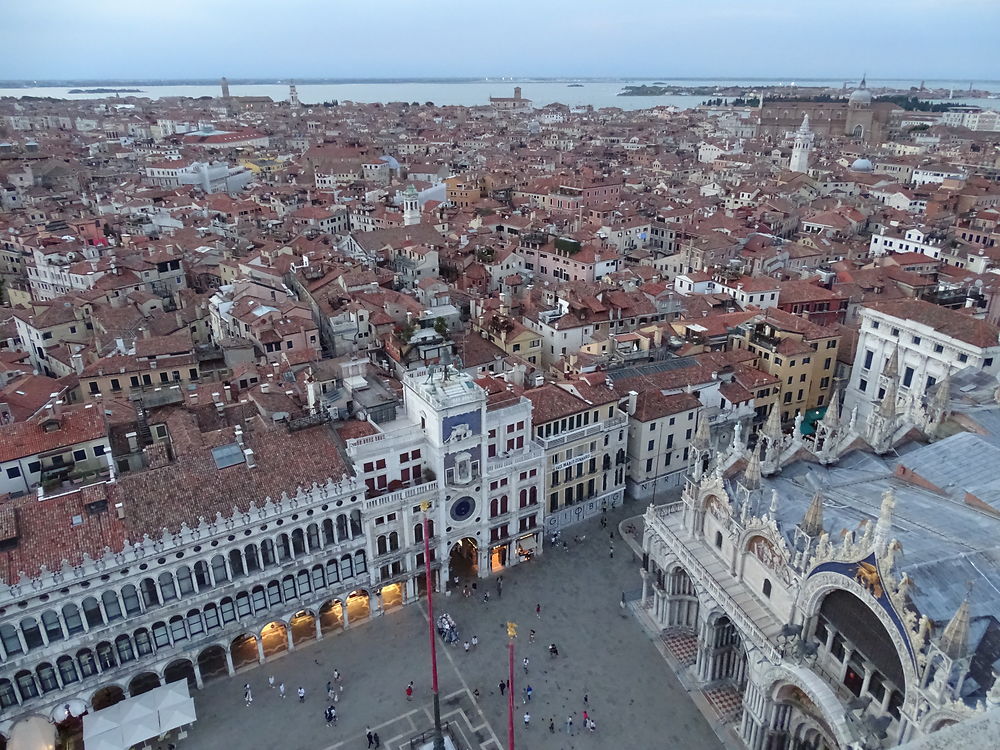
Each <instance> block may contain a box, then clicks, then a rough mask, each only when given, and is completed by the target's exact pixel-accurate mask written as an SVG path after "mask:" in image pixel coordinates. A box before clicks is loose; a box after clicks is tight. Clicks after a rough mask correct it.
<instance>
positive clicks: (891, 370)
mask: <svg viewBox="0 0 1000 750" xmlns="http://www.w3.org/2000/svg"><path fill="white" fill-rule="evenodd" d="M897 375H899V356H898V350H897V348H896V347H895V346H894V347H892V351H891V352H889V356H888V357H887V358H886V360H885V367H883V368H882V376H883V377H886V378H890V379H893V380H895V378H896V376H897Z"/></svg>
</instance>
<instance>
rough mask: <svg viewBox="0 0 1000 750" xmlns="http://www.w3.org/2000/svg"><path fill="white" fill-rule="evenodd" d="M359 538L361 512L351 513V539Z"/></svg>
mask: <svg viewBox="0 0 1000 750" xmlns="http://www.w3.org/2000/svg"><path fill="white" fill-rule="evenodd" d="M358 536H361V511H360V510H352V511H351V539H354V538H355V537H358Z"/></svg>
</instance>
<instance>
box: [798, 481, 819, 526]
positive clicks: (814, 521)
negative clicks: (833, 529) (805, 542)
mask: <svg viewBox="0 0 1000 750" xmlns="http://www.w3.org/2000/svg"><path fill="white" fill-rule="evenodd" d="M799 528H800V529H802V533H803V534H805V535H807V536H814V537H815V536H819V535H820V534H822V533H823V493H822V492H820V491H819V490H816V493H815V494H814V495H813V497H812V502H810V503H809V507H808V508H806V514H805V515H804V516H803V517H802V521H801V522H800V523H799Z"/></svg>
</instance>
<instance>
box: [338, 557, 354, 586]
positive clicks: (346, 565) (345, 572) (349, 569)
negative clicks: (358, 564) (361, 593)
mask: <svg viewBox="0 0 1000 750" xmlns="http://www.w3.org/2000/svg"><path fill="white" fill-rule="evenodd" d="M353 577H354V564H353V563H352V562H351V556H350V555H344V556H343V557H342V558H340V578H341V580H343V579H344V578H353Z"/></svg>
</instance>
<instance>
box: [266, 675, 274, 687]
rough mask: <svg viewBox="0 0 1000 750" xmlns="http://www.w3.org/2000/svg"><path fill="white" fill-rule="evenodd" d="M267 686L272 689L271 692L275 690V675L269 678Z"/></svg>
mask: <svg viewBox="0 0 1000 750" xmlns="http://www.w3.org/2000/svg"><path fill="white" fill-rule="evenodd" d="M267 686H268V687H269V688H271V690H274V675H273V674H271V675H268V676H267Z"/></svg>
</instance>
